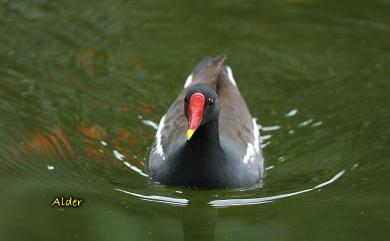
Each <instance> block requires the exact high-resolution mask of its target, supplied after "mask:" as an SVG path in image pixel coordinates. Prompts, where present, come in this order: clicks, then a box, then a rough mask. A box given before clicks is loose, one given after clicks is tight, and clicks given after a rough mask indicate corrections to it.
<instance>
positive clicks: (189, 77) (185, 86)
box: [184, 74, 192, 88]
mask: <svg viewBox="0 0 390 241" xmlns="http://www.w3.org/2000/svg"><path fill="white" fill-rule="evenodd" d="M191 83H192V74H190V75H188V77H187V79H186V82H185V83H184V88H187V87H188V86H189V85H190V84H191Z"/></svg>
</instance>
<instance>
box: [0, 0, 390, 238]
mask: <svg viewBox="0 0 390 241" xmlns="http://www.w3.org/2000/svg"><path fill="white" fill-rule="evenodd" d="M389 13H390V2H389V1H386V0H371V1H364V0H344V1H336V0H263V1H260V0H259V1H254V0H252V1H234V0H226V1H222V0H218V1H203V0H200V1H173V0H162V1H157V0H148V1H125V0H112V1H95V0H94V1H73V0H72V1H48V0H28V1H27V0H24V1H19V0H0V240H15V241H19V240H29V241H30V240H183V239H184V238H185V240H207V239H209V240H211V239H213V233H215V235H214V238H215V240H269V241H272V240H300V241H301V240H309V241H312V240H326V241H328V240H353V241H356V240H388V239H389V237H390V231H389V229H390V221H389V218H390V206H389V203H390V191H389V190H390V189H389V182H390V175H389V170H390V169H389V167H390V163H389V162H390V148H389V144H390V141H389V139H390V137H389V136H390V120H389V118H390V110H389V103H390V82H389V81H390V14H389ZM221 52H224V53H226V54H227V56H228V59H227V61H226V62H227V63H228V64H229V65H230V66H231V67H232V69H233V72H234V76H235V78H236V81H237V83H238V86H239V88H240V90H241V92H242V95H243V96H244V98H245V100H246V101H247V104H248V106H249V109H250V110H251V113H252V114H253V116H255V117H257V118H258V121H259V123H260V124H261V125H262V126H264V127H270V126H279V127H280V128H279V129H278V130H273V131H270V130H269V129H268V130H267V128H265V129H263V130H262V131H261V134H262V136H264V137H265V140H263V144H264V145H266V147H265V148H264V154H265V157H266V165H267V166H268V168H269V170H268V171H267V174H266V177H265V179H264V181H263V184H262V187H255V188H250V189H245V190H225V191H224V190H217V191H204V190H186V189H180V188H167V187H164V186H161V185H158V184H155V183H153V182H152V181H150V180H149V179H148V178H145V177H144V176H141V175H139V174H138V173H136V172H134V171H133V170H131V169H129V168H128V167H127V166H126V165H124V163H123V162H122V161H120V160H118V159H116V158H115V156H114V154H113V151H114V150H117V151H119V152H120V153H122V154H125V155H126V160H125V161H127V162H128V163H130V164H131V165H133V166H136V167H138V168H139V169H141V170H143V171H145V168H144V167H143V165H146V163H147V156H148V151H149V149H148V148H149V145H150V144H151V143H152V141H153V136H154V133H155V130H154V129H153V128H151V127H150V126H147V125H145V124H144V123H143V122H142V121H143V120H152V121H154V122H157V123H158V121H159V119H160V117H161V116H162V115H163V114H164V112H165V111H166V109H167V108H168V107H169V105H170V103H171V102H172V101H173V100H174V98H175V97H176V95H177V94H178V93H179V91H180V90H181V88H182V86H183V84H184V81H185V78H186V77H187V75H188V74H189V73H190V71H191V69H192V67H193V66H194V65H195V64H196V63H197V62H198V61H200V60H201V59H202V58H204V57H206V56H213V55H216V54H218V53H221ZM293 109H296V110H297V111H298V112H297V114H296V115H294V116H291V117H287V116H286V114H287V113H289V112H290V111H291V110H293ZM102 141H104V142H105V143H107V145H106V146H105V145H103V144H102ZM48 166H53V167H54V169H53V170H49V168H48ZM272 167H273V168H272ZM270 168H271V169H270ZM340 172H343V175H342V176H340V177H339V178H338V179H337V180H334V182H332V183H329V184H328V185H326V186H324V187H322V188H318V189H314V190H312V191H307V192H304V193H301V194H298V195H295V196H291V197H285V198H279V199H277V200H273V201H272V202H268V203H262V204H257V205H244V206H229V205H227V206H226V207H224V208H213V207H211V205H210V204H209V202H210V201H213V200H220V199H228V200H230V199H251V198H261V197H271V196H276V195H286V194H287V195H288V194H289V193H294V192H300V191H302V190H307V189H310V188H313V187H314V186H316V185H319V184H321V183H324V182H327V181H328V180H330V179H331V178H332V177H334V176H335V175H336V174H337V173H340ZM115 188H118V189H122V190H126V191H129V192H131V193H134V194H135V195H129V194H126V193H123V192H119V191H117V190H116V189H115ZM177 191H179V192H177ZM137 194H140V195H144V196H151V195H155V196H159V197H171V198H179V199H187V200H188V205H187V206H185V207H183V206H175V205H172V204H166V203H160V202H157V201H156V200H154V201H153V200H151V199H153V197H151V198H148V199H147V200H145V198H143V197H137V196H136V195H137ZM61 195H66V196H69V195H74V196H76V197H79V198H83V199H85V202H84V203H83V206H82V207H81V208H78V209H74V208H73V209H72V208H64V209H61V208H52V207H50V202H51V201H52V200H53V199H54V198H55V197H56V196H61ZM157 198H158V197H157ZM183 233H184V234H185V236H184V235H183Z"/></svg>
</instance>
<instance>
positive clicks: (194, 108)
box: [187, 92, 205, 141]
mask: <svg viewBox="0 0 390 241" xmlns="http://www.w3.org/2000/svg"><path fill="white" fill-rule="evenodd" d="M204 101H205V97H204V95H203V94H201V93H199V92H196V93H194V94H192V95H191V98H190V103H189V106H188V129H187V141H188V140H190V139H191V137H192V135H193V134H194V133H195V131H196V129H198V127H199V126H200V123H201V122H202V114H203V106H204Z"/></svg>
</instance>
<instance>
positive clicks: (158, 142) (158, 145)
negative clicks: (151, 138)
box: [154, 115, 165, 160]
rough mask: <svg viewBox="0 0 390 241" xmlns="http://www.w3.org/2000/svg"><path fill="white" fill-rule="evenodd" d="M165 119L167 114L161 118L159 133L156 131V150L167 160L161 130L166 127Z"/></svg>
mask: <svg viewBox="0 0 390 241" xmlns="http://www.w3.org/2000/svg"><path fill="white" fill-rule="evenodd" d="M164 121H165V115H164V116H163V117H162V118H161V120H160V124H159V125H158V129H157V133H156V149H155V150H154V151H155V152H157V154H159V155H160V156H161V157H162V159H163V160H165V156H164V149H163V147H162V144H161V132H162V130H163V129H164Z"/></svg>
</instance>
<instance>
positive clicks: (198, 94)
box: [184, 84, 220, 140]
mask: <svg viewBox="0 0 390 241" xmlns="http://www.w3.org/2000/svg"><path fill="white" fill-rule="evenodd" d="M219 110H220V108H219V103H218V96H217V93H216V92H215V90H214V89H213V88H211V86H209V85H208V84H196V85H193V86H191V87H189V88H188V90H187V93H186V95H185V97H184V113H185V116H186V118H187V120H188V128H187V140H190V139H191V137H192V135H193V134H194V133H195V131H196V130H197V129H198V128H199V126H201V125H203V124H205V123H207V122H209V121H211V120H215V119H218V115H219Z"/></svg>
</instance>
